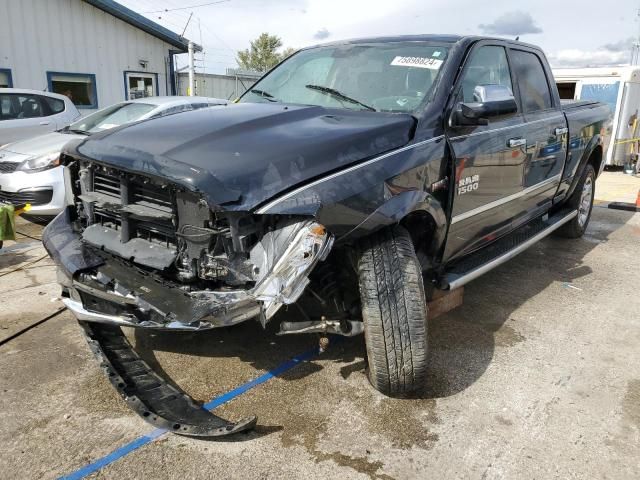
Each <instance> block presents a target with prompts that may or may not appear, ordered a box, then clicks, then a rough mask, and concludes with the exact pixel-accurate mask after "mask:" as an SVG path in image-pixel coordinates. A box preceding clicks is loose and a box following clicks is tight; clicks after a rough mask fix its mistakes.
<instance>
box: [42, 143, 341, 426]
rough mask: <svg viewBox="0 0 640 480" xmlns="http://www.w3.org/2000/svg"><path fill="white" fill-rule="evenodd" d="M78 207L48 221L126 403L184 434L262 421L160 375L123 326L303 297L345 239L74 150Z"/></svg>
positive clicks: (246, 315) (51, 244)
mask: <svg viewBox="0 0 640 480" xmlns="http://www.w3.org/2000/svg"><path fill="white" fill-rule="evenodd" d="M66 175H67V192H68V196H69V198H68V203H69V206H68V207H67V209H66V210H65V211H64V212H63V213H62V214H60V215H59V216H58V217H56V219H55V220H53V221H52V222H51V223H50V224H49V225H48V226H47V228H46V229H45V232H44V237H43V242H44V245H45V248H46V249H47V251H48V252H49V254H50V255H51V257H52V258H53V259H54V260H55V261H56V263H57V264H58V266H59V269H58V279H59V282H60V283H61V284H62V288H63V294H62V296H63V302H64V304H65V305H66V306H67V308H68V309H69V310H71V311H72V312H73V314H74V315H75V316H76V318H77V319H78V320H79V321H80V323H81V325H83V328H84V330H85V333H86V335H87V339H88V341H89V344H90V346H91V349H92V351H93V352H94V354H95V355H96V356H97V358H98V360H99V361H100V363H101V365H102V366H103V368H104V369H105V372H106V373H107V375H108V377H109V379H110V380H111V381H112V383H113V385H114V386H115V387H116V388H117V389H118V391H119V392H120V393H121V395H122V396H123V397H124V398H125V400H126V401H127V402H128V403H129V404H130V406H132V408H133V409H134V410H135V411H137V412H138V413H139V414H140V415H141V416H142V417H143V418H144V419H145V420H147V421H148V422H150V423H153V424H154V425H156V426H161V427H164V428H167V429H169V430H171V431H174V432H175V433H179V434H183V435H199V436H217V435H225V434H229V433H234V432H236V431H240V430H246V429H248V428H251V427H252V426H253V425H254V424H255V418H253V417H252V418H249V419H245V420H243V421H241V422H237V423H232V422H228V421H226V420H223V419H220V418H219V417H216V416H215V415H213V414H211V413H210V412H207V411H205V410H203V409H202V408H201V407H199V406H198V405H196V404H195V402H194V401H193V400H192V399H191V398H190V397H189V396H188V395H187V394H186V393H184V392H182V391H180V390H178V389H177V388H176V387H174V386H172V385H170V384H168V383H167V382H166V381H164V380H163V379H162V378H161V377H159V376H158V375H157V374H155V373H154V372H153V371H152V370H151V368H150V367H149V366H148V365H147V364H146V363H145V362H144V361H143V360H141V359H140V358H139V357H138V356H137V354H136V353H135V351H133V349H131V347H130V345H129V344H128V342H127V340H126V337H124V335H123V334H122V332H121V330H120V328H118V327H120V326H129V327H139V328H152V329H176V330H203V329H209V328H214V327H222V326H228V325H233V324H237V323H239V322H243V321H245V320H248V319H251V318H256V317H257V318H259V319H260V321H261V322H262V324H263V326H264V325H266V323H267V322H268V321H269V320H270V319H271V318H272V317H273V316H274V315H275V314H276V312H277V311H278V310H279V309H280V308H281V307H282V306H283V305H287V304H292V303H294V302H296V300H298V298H299V297H300V296H301V294H302V292H303V291H304V289H305V287H306V286H307V284H308V283H309V274H310V273H311V271H312V270H313V269H314V267H315V265H316V264H317V263H318V262H320V261H322V260H324V259H325V258H326V257H327V255H328V254H329V252H330V250H331V247H332V245H333V240H334V238H333V236H332V235H331V234H330V233H329V232H327V230H326V229H325V228H324V227H323V226H322V225H320V224H319V223H317V222H316V221H315V220H314V219H313V218H309V217H302V216H289V215H254V214H251V213H248V212H233V211H225V210H224V209H223V208H221V207H220V206H216V205H209V204H208V203H207V202H206V201H205V200H204V198H203V197H201V196H199V195H198V193H196V192H193V191H191V190H189V189H188V188H185V187H184V186H181V185H177V184H173V183H171V182H167V181H163V180H160V179H158V178H156V177H153V176H151V175H149V176H147V175H144V174H140V173H132V172H128V171H125V170H122V169H116V168H113V167H110V166H107V165H103V164H100V163H97V162H93V161H90V160H86V159H84V158H74V157H70V156H68V155H67V156H66Z"/></svg>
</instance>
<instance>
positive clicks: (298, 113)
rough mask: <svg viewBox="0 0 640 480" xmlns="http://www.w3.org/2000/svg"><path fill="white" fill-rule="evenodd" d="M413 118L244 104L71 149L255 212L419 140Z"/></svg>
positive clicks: (119, 131) (99, 137) (115, 133)
mask: <svg viewBox="0 0 640 480" xmlns="http://www.w3.org/2000/svg"><path fill="white" fill-rule="evenodd" d="M414 126H415V119H414V118H413V117H412V116H410V115H405V114H391V113H379V112H371V111H355V110H343V109H327V108H323V107H316V106H299V105H286V104H281V103H278V104H275V103H274V104H265V103H253V104H252V103H242V104H233V105H228V106H225V107H217V108H208V109H201V110H196V111H193V112H185V113H179V114H175V115H170V116H167V117H162V118H158V119H153V120H146V121H143V122H139V123H136V124H133V125H128V126H124V127H120V128H116V129H113V130H110V131H107V132H103V133H100V134H96V135H92V136H91V137H89V138H87V139H86V140H84V141H83V142H81V143H79V144H77V145H75V146H74V147H73V148H71V149H70V151H69V153H71V154H72V155H73V154H74V153H77V154H79V155H80V156H83V157H87V158H89V159H93V160H96V161H99V162H102V163H107V164H111V165H113V166H117V167H118V168H122V169H125V170H129V171H133V172H139V173H142V174H145V175H152V176H156V177H160V178H164V179H168V180H170V181H172V182H175V183H178V184H181V185H183V186H185V187H187V188H189V189H190V190H193V191H200V192H202V193H203V194H204V195H205V196H206V198H207V200H208V202H209V204H210V205H224V204H227V205H226V207H225V208H227V209H233V210H251V209H253V208H255V207H256V206H258V205H259V204H261V203H263V202H265V201H267V200H269V199H270V198H271V197H273V196H274V195H277V194H279V193H281V192H283V191H285V190H288V189H290V188H292V187H294V186H296V185H299V184H302V183H304V182H306V181H308V180H311V179H314V178H316V177H319V176H322V175H324V174H327V173H328V172H332V171H335V170H339V169H342V168H345V167H347V166H349V165H353V164H354V163H358V162H360V161H363V160H366V159H368V158H371V157H373V156H375V155H378V154H381V153H383V152H386V151H389V150H392V149H395V148H398V147H401V146H403V145H405V144H406V143H408V142H409V141H410V139H411V135H412V133H413V129H414Z"/></svg>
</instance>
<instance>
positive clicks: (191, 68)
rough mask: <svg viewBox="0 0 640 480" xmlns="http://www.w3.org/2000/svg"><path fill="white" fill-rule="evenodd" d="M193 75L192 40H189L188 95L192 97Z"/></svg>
mask: <svg viewBox="0 0 640 480" xmlns="http://www.w3.org/2000/svg"><path fill="white" fill-rule="evenodd" d="M193 76H194V66H193V42H192V41H189V92H188V94H189V96H190V97H193V96H194V94H195V93H194V91H193V90H194V88H193V87H194V80H193Z"/></svg>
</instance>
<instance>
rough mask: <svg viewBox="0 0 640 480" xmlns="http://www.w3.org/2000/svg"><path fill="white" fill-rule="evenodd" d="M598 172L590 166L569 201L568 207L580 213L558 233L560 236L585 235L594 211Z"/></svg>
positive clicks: (574, 236)
mask: <svg viewBox="0 0 640 480" xmlns="http://www.w3.org/2000/svg"><path fill="white" fill-rule="evenodd" d="M595 183H596V172H595V170H594V169H593V166H592V165H591V164H588V165H587V166H586V167H585V169H584V172H582V177H580V181H579V182H578V185H576V189H575V191H574V192H573V195H572V196H571V198H570V199H569V200H568V202H567V205H568V206H569V207H572V208H573V209H575V210H577V211H578V214H577V215H576V216H575V217H574V218H573V220H571V221H570V222H567V223H565V224H564V225H563V226H562V227H560V228H559V229H558V230H557V232H558V234H559V235H560V236H563V237H567V238H579V237H581V236H582V235H584V232H585V230H586V229H587V225H589V220H590V219H591V210H592V209H593V198H594V195H595Z"/></svg>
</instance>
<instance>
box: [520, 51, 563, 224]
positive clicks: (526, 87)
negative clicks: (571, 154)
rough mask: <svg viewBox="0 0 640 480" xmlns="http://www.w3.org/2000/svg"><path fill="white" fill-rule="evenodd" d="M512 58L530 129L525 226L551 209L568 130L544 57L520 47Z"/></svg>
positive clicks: (523, 200) (527, 124)
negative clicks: (528, 221)
mask: <svg viewBox="0 0 640 480" xmlns="http://www.w3.org/2000/svg"><path fill="white" fill-rule="evenodd" d="M509 56H510V59H511V65H512V70H513V73H514V77H515V81H516V88H517V90H518V92H519V96H520V101H521V105H522V111H523V114H524V119H525V122H526V126H527V129H526V135H525V136H526V140H527V144H526V159H525V165H524V185H523V187H524V192H525V195H524V196H523V199H522V202H523V207H524V210H523V212H522V215H521V217H520V218H519V219H518V220H519V221H520V223H521V222H523V221H527V220H529V219H531V218H533V217H535V216H537V215H539V214H540V213H541V212H543V211H545V210H547V209H548V208H549V204H550V203H551V201H552V199H553V196H554V195H555V193H556V191H557V189H558V186H559V185H560V180H561V176H562V170H563V168H564V162H565V159H566V156H567V138H568V129H567V121H566V119H565V117H564V114H563V113H562V110H561V108H560V101H559V98H557V95H555V94H554V93H555V92H554V90H553V89H552V85H555V84H554V83H553V77H552V76H551V72H549V71H547V70H548V69H546V68H545V65H546V61H545V60H544V58H543V57H542V56H541V53H540V52H539V51H537V50H534V49H526V48H525V47H523V48H520V47H519V46H518V47H517V48H516V47H512V48H511V49H510V51H509Z"/></svg>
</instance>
